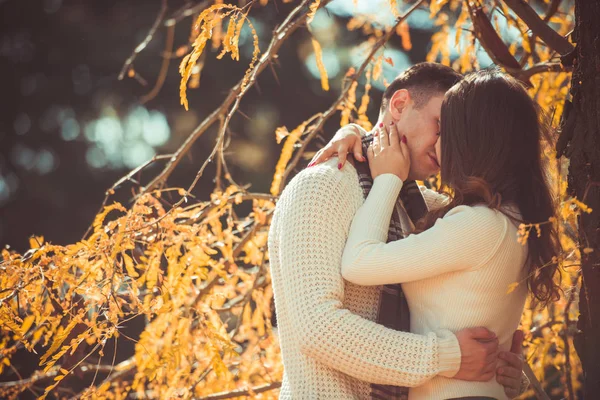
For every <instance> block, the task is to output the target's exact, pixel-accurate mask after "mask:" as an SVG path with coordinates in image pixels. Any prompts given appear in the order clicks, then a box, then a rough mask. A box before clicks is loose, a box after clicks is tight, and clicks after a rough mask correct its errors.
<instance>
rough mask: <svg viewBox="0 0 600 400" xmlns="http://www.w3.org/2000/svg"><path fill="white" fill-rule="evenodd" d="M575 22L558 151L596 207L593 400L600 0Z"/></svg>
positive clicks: (595, 233)
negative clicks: (568, 96) (568, 98)
mask: <svg viewBox="0 0 600 400" xmlns="http://www.w3.org/2000/svg"><path fill="white" fill-rule="evenodd" d="M575 19H576V23H575V30H574V32H573V41H574V42H576V44H577V47H576V49H575V51H574V53H573V54H568V55H565V56H563V63H565V64H572V65H573V66H574V69H573V78H572V82H571V95H572V105H571V104H567V105H566V107H565V112H564V114H563V124H562V128H563V130H562V132H561V135H560V138H559V143H558V146H557V150H558V155H559V156H560V155H561V154H562V153H563V151H564V154H566V156H567V157H568V158H569V160H570V166H569V175H568V183H569V187H568V190H569V193H570V195H572V196H576V197H577V198H578V199H579V200H581V201H583V202H584V203H585V204H587V205H588V206H589V207H590V208H592V212H591V213H590V214H586V213H582V215H581V216H580V218H579V246H580V250H581V255H582V270H583V279H582V286H581V292H580V298H579V310H580V316H579V321H578V324H577V327H578V329H579V332H578V333H577V334H576V336H575V348H576V349H577V353H578V354H579V358H580V359H581V363H582V366H583V372H584V388H583V391H584V397H583V398H584V399H586V400H587V399H595V398H598V397H597V396H598V395H600V263H599V261H600V186H599V185H600V0H575ZM583 249H593V251H592V252H589V250H586V251H585V252H584V251H583ZM586 253H587V254H586Z"/></svg>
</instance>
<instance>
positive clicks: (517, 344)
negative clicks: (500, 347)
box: [510, 329, 525, 354]
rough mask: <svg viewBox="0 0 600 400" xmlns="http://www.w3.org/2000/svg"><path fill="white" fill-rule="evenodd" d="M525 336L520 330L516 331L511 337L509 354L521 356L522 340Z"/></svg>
mask: <svg viewBox="0 0 600 400" xmlns="http://www.w3.org/2000/svg"><path fill="white" fill-rule="evenodd" d="M524 339H525V334H524V333H523V331H522V330H520V329H517V330H516V331H515V333H514V334H513V337H512V345H511V346H510V352H511V353H515V354H523V340H524Z"/></svg>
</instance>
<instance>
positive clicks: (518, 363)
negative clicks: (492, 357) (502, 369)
mask: <svg viewBox="0 0 600 400" xmlns="http://www.w3.org/2000/svg"><path fill="white" fill-rule="evenodd" d="M498 357H500V358H501V359H503V360H504V361H506V362H507V363H508V365H510V366H511V367H514V368H517V369H519V370H521V369H523V356H522V355H520V354H515V353H509V352H508V351H501V352H500V354H498Z"/></svg>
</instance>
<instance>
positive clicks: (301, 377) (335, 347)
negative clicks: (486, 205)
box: [269, 63, 520, 399]
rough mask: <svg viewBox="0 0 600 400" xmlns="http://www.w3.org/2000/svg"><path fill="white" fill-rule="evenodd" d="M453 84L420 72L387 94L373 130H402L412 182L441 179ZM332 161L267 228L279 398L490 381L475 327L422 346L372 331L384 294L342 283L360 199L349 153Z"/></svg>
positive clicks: (296, 185)
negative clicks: (443, 131) (443, 129)
mask: <svg viewBox="0 0 600 400" xmlns="http://www.w3.org/2000/svg"><path fill="white" fill-rule="evenodd" d="M460 79H461V76H460V75H459V74H458V73H456V72H454V71H453V70H452V69H450V68H448V67H445V66H442V65H440V64H433V63H423V64H418V65H416V66H414V67H411V68H409V69H408V70H407V71H405V72H404V73H403V74H401V75H400V76H399V77H398V78H396V79H395V80H394V82H392V84H391V85H390V86H389V87H388V88H387V90H386V92H385V93H384V98H383V101H382V106H381V113H380V118H379V121H378V123H380V122H381V123H388V122H389V121H391V120H392V119H393V120H395V121H399V122H398V128H399V129H400V134H402V135H404V136H406V138H407V140H408V146H409V149H410V153H411V170H410V174H409V179H424V178H426V177H427V176H429V175H432V174H435V173H436V172H437V171H438V170H439V164H438V163H437V160H436V158H435V144H436V142H437V138H438V133H439V124H438V121H439V114H440V108H441V102H442V99H443V96H444V93H445V92H446V91H447V90H448V89H449V88H450V87H451V86H453V85H454V84H455V83H456V82H458V81H459V80H460ZM359 149H360V144H359V145H358V146H356V148H354V149H353V150H354V154H355V157H356V158H357V159H358V160H359V161H360V160H364V158H362V155H361V154H360V151H358V150H359ZM339 156H340V157H339V159H333V160H330V161H329V162H327V163H324V164H321V165H319V166H316V167H312V168H308V169H306V170H304V171H302V172H301V173H299V174H298V175H297V176H296V177H295V178H294V179H293V180H292V181H291V182H290V183H289V184H288V186H287V187H286V189H285V190H284V192H283V193H282V195H281V197H280V199H279V202H278V204H277V208H276V211H275V215H274V217H273V221H272V224H271V231H270V233H269V252H270V260H271V272H272V280H273V288H274V293H275V306H276V310H277V319H278V329H279V337H280V342H281V348H282V356H283V363H284V378H283V383H282V388H281V392H280V398H282V399H290V398H294V399H314V398H320V399H366V398H370V396H372V395H373V396H374V392H373V391H372V390H373V389H372V388H371V384H377V385H389V386H407V387H411V386H418V385H419V384H422V383H423V382H425V381H426V380H428V379H430V378H432V377H434V376H436V375H441V376H445V377H450V378H456V379H463V380H472V381H485V380H489V379H492V378H493V377H494V375H495V372H496V371H495V369H496V360H497V348H498V341H497V338H496V337H495V335H494V334H493V333H492V332H490V331H488V330H487V329H485V328H481V327H474V328H470V329H464V330H462V331H460V332H457V333H456V334H453V333H452V332H450V331H447V330H440V331H437V332H434V333H431V334H429V335H427V336H422V335H415V334H411V333H408V332H401V331H397V330H392V329H388V328H386V327H384V326H382V325H378V324H377V323H375V322H373V321H375V320H376V319H377V313H378V309H379V304H380V298H382V297H384V296H385V295H386V292H387V289H388V288H387V287H386V289H385V290H384V289H383V288H382V287H373V286H371V287H367V286H357V285H354V284H351V283H349V282H346V281H344V280H343V278H342V277H341V273H340V266H341V256H342V252H343V249H344V245H345V242H346V237H347V234H348V230H349V228H350V224H351V223H352V219H353V216H354V214H355V212H356V210H357V209H358V208H359V207H360V206H361V204H362V202H363V201H364V196H363V194H364V193H363V190H362V187H361V183H360V182H359V175H358V174H357V172H356V170H355V169H354V168H350V167H347V168H343V163H344V161H345V156H346V153H345V152H341V153H340V155H339ZM517 360H518V357H517ZM517 364H518V362H517ZM518 367H520V365H518ZM503 369H505V370H506V369H508V370H509V371H510V373H512V374H513V375H516V374H517V373H520V370H518V368H514V367H513V368H511V367H510V366H505V367H503ZM515 371H517V372H515ZM518 381H519V379H514V380H511V381H510V382H508V383H509V385H508V386H507V385H505V386H507V394H509V395H513V394H511V393H510V391H512V390H515V389H516V388H518V387H519V383H518ZM378 388H379V389H382V387H381V386H378ZM382 393H385V387H383V391H382V392H379V395H381V396H382V397H381V398H387V397H385V394H382ZM514 394H516V393H514ZM374 397H375V396H374Z"/></svg>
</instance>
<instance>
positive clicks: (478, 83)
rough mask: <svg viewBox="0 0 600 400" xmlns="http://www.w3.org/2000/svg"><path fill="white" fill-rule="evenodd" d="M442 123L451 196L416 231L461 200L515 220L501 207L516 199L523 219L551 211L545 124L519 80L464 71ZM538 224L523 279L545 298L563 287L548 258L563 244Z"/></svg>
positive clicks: (538, 218) (533, 220)
mask: <svg viewBox="0 0 600 400" xmlns="http://www.w3.org/2000/svg"><path fill="white" fill-rule="evenodd" d="M440 126H441V133H440V134H441V140H442V142H441V153H442V154H441V170H442V172H441V180H442V184H443V185H444V186H447V187H449V188H450V189H451V192H452V194H451V202H450V203H449V204H448V205H447V206H445V207H443V208H442V209H439V210H436V211H434V212H432V213H430V214H428V215H427V216H426V217H425V218H424V220H423V221H421V222H420V224H419V225H418V227H419V229H420V230H421V229H426V228H428V227H431V226H432V225H433V224H434V223H435V221H436V219H438V218H440V217H442V216H443V215H445V214H446V213H447V212H448V211H449V210H450V209H452V208H454V207H456V206H459V205H475V204H486V205H488V206H489V207H490V208H493V209H498V210H499V211H502V212H504V214H506V215H507V216H509V217H511V218H512V219H513V220H514V219H515V218H514V216H513V215H510V214H509V213H507V212H506V210H502V209H500V207H501V206H503V205H507V204H514V205H516V206H517V207H518V209H519V211H520V213H521V217H522V219H521V220H519V222H522V223H526V224H537V223H543V222H545V221H548V220H549V219H550V218H551V217H553V216H554V211H555V205H554V201H553V198H552V196H551V193H550V189H549V185H548V182H547V179H546V176H545V174H544V168H543V167H544V165H543V162H542V154H541V152H542V149H541V140H542V136H543V135H544V134H545V133H546V134H547V133H548V130H547V129H545V125H544V124H543V123H541V118H540V114H539V112H538V107H536V104H535V103H534V101H533V100H532V99H531V98H530V97H529V95H528V93H527V91H526V90H525V89H524V87H523V86H522V85H521V84H520V83H519V82H518V81H517V80H515V79H514V78H512V77H510V76H508V75H506V74H503V73H501V72H499V71H496V70H486V71H479V72H476V73H473V74H471V75H468V76H467V77H465V79H463V80H462V81H461V82H459V83H457V84H456V85H455V86H453V87H452V88H451V89H450V90H449V91H448V92H447V93H446V96H445V98H444V102H443V103H442V113H441V121H440ZM540 228H541V235H540V236H539V237H538V235H537V234H536V233H535V231H534V234H532V235H530V236H529V239H528V242H527V243H528V253H529V256H528V263H527V266H528V268H529V271H528V272H529V273H528V278H527V283H528V287H529V290H530V292H531V293H532V294H533V296H534V297H535V299H537V300H538V301H539V302H541V303H543V304H547V303H548V302H550V301H552V300H554V299H557V297H558V296H559V294H560V291H559V287H558V285H557V284H556V281H555V280H554V277H555V274H556V272H557V271H558V266H557V264H556V262H555V259H553V257H554V256H558V252H559V249H560V245H559V242H558V240H557V235H556V232H555V229H554V228H553V224H551V223H546V224H543V225H541V226H540ZM515 239H516V238H515ZM559 273H560V272H559Z"/></svg>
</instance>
